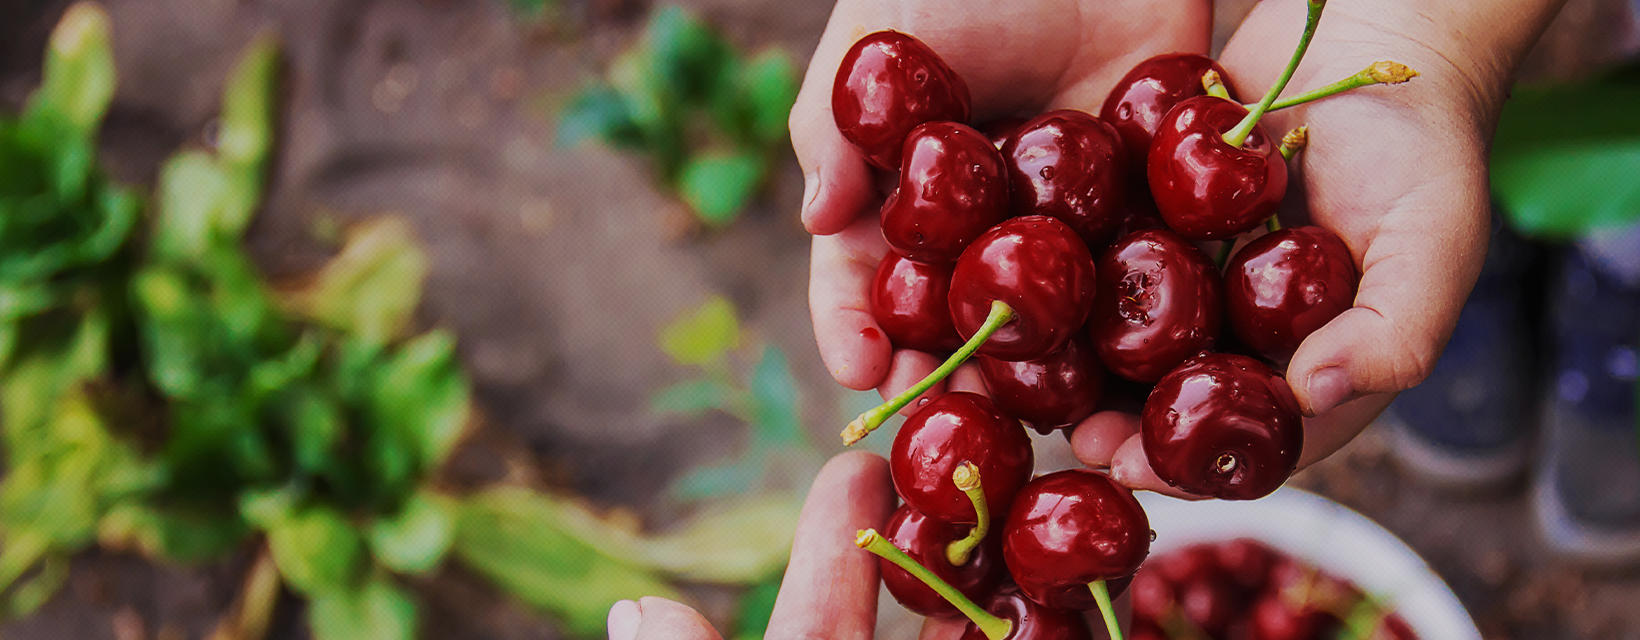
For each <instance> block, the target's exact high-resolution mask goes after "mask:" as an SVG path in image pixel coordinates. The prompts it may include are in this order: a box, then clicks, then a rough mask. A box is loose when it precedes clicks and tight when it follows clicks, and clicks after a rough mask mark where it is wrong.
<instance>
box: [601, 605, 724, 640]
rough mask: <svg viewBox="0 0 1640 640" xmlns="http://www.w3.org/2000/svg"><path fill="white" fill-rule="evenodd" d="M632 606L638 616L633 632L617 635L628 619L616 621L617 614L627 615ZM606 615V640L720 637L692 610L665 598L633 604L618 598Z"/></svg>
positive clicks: (710, 639) (720, 639) (708, 639)
mask: <svg viewBox="0 0 1640 640" xmlns="http://www.w3.org/2000/svg"><path fill="white" fill-rule="evenodd" d="M634 609H635V610H636V613H637V615H638V616H639V623H638V625H637V629H636V631H637V633H636V634H635V635H632V636H624V637H623V636H618V635H617V634H618V633H624V632H625V627H624V625H626V624H628V623H629V622H628V621H627V620H622V621H619V622H618V621H617V620H616V618H617V616H623V617H625V616H628V615H630V612H631V610H634ZM609 617H610V625H609V640H723V636H721V635H718V632H717V630H716V629H713V628H712V624H711V623H710V622H707V621H706V618H704V617H702V616H701V615H700V614H699V613H696V612H695V610H694V609H691V608H689V607H686V606H684V605H682V604H679V603H676V602H673V601H671V600H667V599H666V598H657V597H655V596H648V597H645V598H644V599H642V600H639V601H638V602H636V603H633V602H632V601H631V600H622V601H621V602H617V603H615V606H614V607H610V610H609ZM617 627H622V628H617Z"/></svg>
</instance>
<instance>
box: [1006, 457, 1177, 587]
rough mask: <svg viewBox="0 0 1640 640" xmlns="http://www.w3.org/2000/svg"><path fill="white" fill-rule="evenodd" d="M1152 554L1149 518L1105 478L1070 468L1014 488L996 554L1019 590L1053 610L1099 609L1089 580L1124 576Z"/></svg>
mask: <svg viewBox="0 0 1640 640" xmlns="http://www.w3.org/2000/svg"><path fill="white" fill-rule="evenodd" d="M1149 553H1150V519H1149V518H1148V517H1146V516H1145V510H1144V508H1143V507H1140V506H1139V501H1138V500H1137V499H1136V498H1134V497H1133V492H1132V491H1130V490H1128V489H1127V488H1125V487H1123V486H1121V485H1119V484H1116V482H1115V481H1114V480H1111V479H1110V477H1109V476H1106V475H1105V474H1102V473H1099V472H1097V471H1091V470H1088V469H1068V470H1065V471H1058V472H1054V473H1050V474H1047V475H1045V476H1041V477H1039V478H1037V479H1035V480H1032V481H1030V482H1029V483H1027V484H1026V485H1025V487H1024V488H1022V489H1020V491H1019V495H1018V496H1015V498H1014V506H1013V507H1012V508H1011V509H1009V511H1008V519H1007V520H1006V521H1005V522H1004V523H1003V525H1002V556H1003V559H1004V560H1006V561H1007V563H1008V571H1009V573H1010V574H1011V575H1012V576H1013V577H1014V582H1015V583H1017V584H1018V585H1019V588H1020V591H1021V592H1023V593H1024V594H1025V595H1026V596H1028V597H1030V598H1031V599H1032V600H1035V601H1037V602H1039V603H1041V604H1043V605H1046V606H1049V607H1053V608H1055V609H1079V610H1085V609H1092V608H1094V607H1095V606H1097V603H1096V602H1095V600H1094V598H1093V594H1092V593H1091V592H1090V591H1089V590H1088V583H1090V582H1094V581H1098V580H1115V579H1117V578H1123V577H1127V576H1129V575H1131V574H1133V572H1134V571H1135V570H1137V569H1138V568H1139V564H1140V563H1141V562H1144V559H1145V556H1146V555H1147V554H1149Z"/></svg>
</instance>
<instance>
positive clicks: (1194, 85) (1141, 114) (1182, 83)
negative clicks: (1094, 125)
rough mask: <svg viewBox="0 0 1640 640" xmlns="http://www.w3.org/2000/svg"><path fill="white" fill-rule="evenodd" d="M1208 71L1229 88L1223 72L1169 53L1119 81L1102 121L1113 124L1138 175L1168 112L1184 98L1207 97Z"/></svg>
mask: <svg viewBox="0 0 1640 640" xmlns="http://www.w3.org/2000/svg"><path fill="white" fill-rule="evenodd" d="M1209 69H1211V70H1213V71H1217V72H1218V73H1219V79H1220V80H1222V81H1224V82H1225V83H1226V88H1229V86H1228V85H1229V80H1228V76H1227V75H1226V74H1225V72H1224V68H1223V67H1220V66H1219V64H1218V63H1217V62H1214V61H1213V59H1211V58H1208V57H1207V56H1204V55H1199V54H1194V53H1168V54H1163V55H1159V56H1155V57H1153V58H1149V59H1146V60H1145V61H1144V62H1140V63H1139V64H1137V65H1134V67H1133V69H1132V70H1130V71H1128V73H1127V75H1125V76H1122V79H1121V80H1119V81H1117V83H1116V88H1115V89H1112V90H1111V92H1110V96H1108V97H1106V98H1105V104H1104V106H1103V107H1102V108H1100V109H1099V119H1100V120H1104V121H1105V122H1108V123H1110V124H1111V126H1113V127H1115V128H1116V131H1117V133H1119V134H1120V135H1121V136H1122V146H1123V147H1124V148H1126V149H1127V154H1128V158H1129V163H1130V164H1129V166H1132V167H1135V171H1138V170H1139V169H1141V168H1143V167H1144V166H1145V159H1146V157H1147V155H1148V154H1149V153H1150V140H1151V138H1152V137H1154V136H1155V135H1156V128H1157V127H1158V126H1160V125H1161V122H1162V118H1163V117H1164V116H1166V115H1167V112H1168V111H1170V110H1172V109H1173V107H1174V105H1177V104H1179V102H1180V101H1183V100H1184V99H1185V98H1194V97H1196V96H1204V95H1207V90H1206V89H1204V88H1203V87H1202V76H1203V75H1206V73H1207V71H1208V70H1209ZM1230 94H1231V95H1232V96H1233V95H1235V92H1234V91H1231V92H1230ZM1141 175H1142V173H1141Z"/></svg>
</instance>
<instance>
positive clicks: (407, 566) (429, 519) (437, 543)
mask: <svg viewBox="0 0 1640 640" xmlns="http://www.w3.org/2000/svg"><path fill="white" fill-rule="evenodd" d="M454 511H455V505H453V504H451V502H450V500H449V499H448V498H445V497H444V496H441V495H438V494H436V493H432V492H428V491H422V492H418V493H415V494H413V495H411V496H410V499H409V500H406V501H405V503H404V506H403V507H401V508H400V509H399V512H398V513H397V514H395V515H394V516H393V517H391V518H377V519H376V521H375V522H372V523H371V524H370V530H369V533H368V538H369V541H370V548H371V551H372V552H374V553H375V556H376V559H377V560H379V561H380V562H381V563H382V565H383V566H386V567H387V568H389V569H392V570H394V571H397V572H399V573H408V574H413V575H421V574H426V573H429V572H431V571H432V570H434V569H437V568H438V566H439V563H440V562H443V560H444V554H445V552H447V551H449V550H450V544H451V542H453V541H454V539H455V524H456V523H455V519H456V514H455V513H454Z"/></svg>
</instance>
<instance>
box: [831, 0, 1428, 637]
mask: <svg viewBox="0 0 1640 640" xmlns="http://www.w3.org/2000/svg"><path fill="white" fill-rule="evenodd" d="M1323 6H1324V2H1322V1H1320V0H1311V2H1310V16H1309V20H1308V22H1307V24H1306V27H1305V31H1304V36H1303V38H1302V39H1301V41H1300V45H1299V47H1298V50H1297V51H1296V52H1295V54H1294V56H1293V58H1292V60H1291V61H1290V62H1289V65H1288V67H1287V69H1286V70H1285V72H1284V73H1283V75H1282V78H1281V80H1280V81H1279V82H1277V84H1276V85H1275V86H1274V87H1272V88H1271V90H1270V92H1269V93H1267V94H1266V95H1265V97H1264V98H1263V99H1262V100H1261V101H1260V102H1259V103H1258V104H1256V105H1254V106H1252V107H1251V108H1250V109H1249V108H1247V107H1243V106H1242V105H1241V104H1239V103H1236V102H1234V101H1232V100H1231V99H1230V94H1229V90H1228V89H1227V87H1226V86H1225V85H1224V79H1223V76H1224V72H1223V70H1222V69H1219V68H1218V66H1217V65H1216V64H1215V63H1214V62H1213V61H1212V60H1210V59H1207V58H1205V57H1203V56H1199V55H1193V54H1172V55H1164V56H1158V57H1155V58H1151V59H1149V60H1146V61H1144V62H1142V63H1140V64H1139V65H1138V66H1137V67H1135V68H1134V69H1133V70H1132V71H1131V72H1129V73H1128V74H1127V76H1126V77H1124V78H1123V80H1122V81H1121V82H1120V83H1118V85H1117V87H1116V89H1115V90H1114V91H1113V92H1112V93H1111V95H1110V97H1109V98H1108V99H1107V100H1106V102H1105V104H1104V105H1103V109H1102V110H1101V112H1100V116H1097V117H1096V116H1094V115H1091V114H1088V113H1084V112H1080V111H1075V110H1068V109H1062V110H1057V111H1051V112H1048V113H1045V114H1041V115H1039V116H1036V117H1035V118H1032V119H1030V120H1026V121H1024V122H1023V123H1017V122H1016V121H1006V122H1000V123H995V124H993V125H990V126H984V127H982V128H983V129H984V130H985V132H984V133H982V132H981V131H980V130H978V129H975V128H973V127H971V126H969V125H968V124H965V122H966V121H967V120H968V119H969V118H970V117H971V115H972V114H971V106H970V101H969V95H968V90H967V85H966V84H965V83H964V82H963V80H962V79H961V78H960V77H959V76H958V75H957V74H956V73H955V72H954V71H952V70H951V69H950V67H948V66H947V65H946V64H945V63H944V62H943V61H942V60H941V59H940V58H939V56H938V55H937V54H935V53H934V51H933V50H932V49H930V48H929V47H928V46H927V45H925V44H923V43H922V42H921V41H918V40H916V39H915V38H913V37H911V36H909V35H906V34H902V33H898V32H893V31H884V32H878V33H873V34H870V35H867V36H865V37H864V38H862V39H861V40H860V41H858V42H856V43H855V44H854V46H853V47H852V48H851V49H850V50H849V52H848V53H847V54H846V55H845V56H844V58H843V61H842V65H841V67H840V68H839V70H838V74H837V79H836V83H835V84H834V86H833V93H832V108H833V113H834V115H835V117H836V121H837V126H838V129H839V131H841V132H842V134H843V136H844V138H845V139H847V140H849V141H850V142H851V143H852V144H854V145H855V146H856V147H857V148H858V149H859V150H860V152H861V154H862V156H864V157H865V158H866V159H867V160H868V161H869V162H870V163H871V164H873V165H875V166H877V167H878V168H881V169H885V170H891V171H898V172H899V175H898V181H897V185H896V188H895V189H894V191H893V192H892V194H891V195H890V196H889V197H888V199H887V200H886V202H885V203H884V205H883V208H882V212H881V223H882V229H883V235H884V238H885V239H886V240H887V243H888V245H889V247H890V248H891V249H892V251H891V252H890V253H889V254H888V255H887V256H885V257H884V259H883V261H882V262H881V263H880V265H879V268H878V271H877V274H876V278H875V280H874V283H873V288H872V311H873V315H874V316H875V317H876V319H877V321H878V324H879V326H880V327H881V328H882V329H883V331H884V333H885V334H886V335H887V336H888V337H889V339H890V341H891V342H893V343H894V345H895V347H896V348H908V349H914V350H919V351H926V352H931V353H948V352H954V353H952V355H951V356H950V357H949V358H948V359H947V360H946V361H945V363H944V364H942V365H941V366H940V367H939V368H938V369H936V370H935V372H934V373H933V374H931V375H930V376H929V377H928V378H926V379H924V380H923V381H921V382H919V383H917V384H916V385H913V386H912V387H911V388H910V389H908V390H906V391H905V392H904V393H902V394H900V395H899V396H896V397H895V398H893V399H891V400H890V401H888V402H887V403H885V404H883V405H882V406H879V407H877V408H875V409H873V410H871V411H868V412H866V413H865V414H862V415H861V416H860V418H859V419H857V420H855V421H854V422H853V423H851V424H850V425H849V426H848V428H847V429H845V430H844V432H843V438H844V441H845V443H847V444H853V443H854V442H855V441H858V440H859V439H860V438H862V437H864V436H865V435H866V434H868V433H870V432H871V431H872V430H874V429H876V428H877V427H878V426H880V425H881V424H882V423H883V422H884V421H886V420H887V419H888V418H889V417H890V416H892V415H894V414H895V413H897V412H899V411H900V410H901V409H903V408H905V407H906V406H908V405H909V404H910V403H911V402H913V401H914V400H916V399H917V398H918V397H920V396H922V395H923V394H924V393H925V392H927V391H928V389H930V388H931V387H932V386H933V385H934V384H937V382H938V381H939V380H941V379H943V378H944V377H945V376H947V375H949V374H950V373H951V372H952V371H954V370H955V369H956V368H957V367H958V366H960V365H961V364H962V363H963V362H965V361H966V360H967V359H969V358H970V357H977V361H978V364H979V368H980V371H981V373H982V375H983V376H984V378H985V381H986V385H987V388H988V390H989V391H990V393H991V397H990V398H986V397H984V396H979V395H977V394H968V393H960V392H954V393H947V394H943V395H940V396H938V397H936V398H932V399H930V400H927V401H925V403H924V404H922V405H921V406H920V407H919V408H918V409H917V411H916V412H915V413H914V414H913V415H912V416H911V417H910V418H909V419H908V420H907V421H906V423H905V425H904V426H902V427H901V430H900V433H899V435H898V437H897V438H896V440H895V443H894V448H893V453H892V455H891V460H890V462H891V468H892V469H893V474H894V479H895V487H896V490H897V491H898V492H899V493H900V495H901V497H902V498H903V499H904V500H905V506H903V507H902V508H901V512H900V513H898V514H896V516H895V518H894V520H893V521H892V522H891V523H890V525H889V527H888V528H887V529H886V530H885V531H884V532H883V533H882V534H878V533H876V532H874V531H867V532H862V536H861V538H860V540H858V542H859V543H860V544H861V546H862V547H865V548H867V549H869V550H871V551H873V552H877V553H879V555H884V556H885V565H884V567H885V571H884V580H885V582H886V583H887V584H888V585H889V588H890V590H891V592H893V593H894V594H895V596H896V598H898V599H899V600H900V601H901V602H902V603H903V604H906V605H907V606H908V607H909V608H911V609H913V610H914V611H918V612H919V613H924V614H925V615H945V614H950V613H953V612H960V613H962V614H964V615H967V616H968V617H969V618H970V620H971V622H973V625H971V628H970V632H971V633H973V634H983V635H985V636H986V637H987V638H989V639H990V640H1004V639H1005V638H1019V637H1036V636H1038V635H1042V637H1082V636H1085V635H1086V634H1087V630H1086V629H1085V627H1084V628H1083V629H1082V630H1081V631H1080V632H1077V631H1075V630H1074V629H1073V630H1069V631H1067V630H1065V629H1060V630H1058V631H1053V632H1051V633H1050V632H1044V631H1036V630H1032V631H1028V632H1027V631H1025V629H1026V628H1030V629H1037V626H1038V625H1039V624H1042V623H1040V621H1042V620H1050V619H1052V620H1057V619H1059V618H1057V617H1055V616H1051V615H1048V614H1044V613H1040V612H1037V611H1038V609H1041V610H1045V611H1053V610H1061V609H1088V608H1092V607H1093V606H1095V605H1099V606H1100V608H1101V609H1102V610H1104V611H1105V612H1106V616H1105V617H1106V621H1107V626H1109V627H1111V632H1112V636H1113V637H1119V631H1118V630H1117V629H1116V628H1115V625H1114V617H1113V616H1111V615H1110V613H1109V607H1108V599H1109V595H1110V592H1111V591H1112V590H1113V589H1111V586H1114V585H1117V584H1120V581H1122V580H1125V579H1126V578H1128V577H1130V576H1131V575H1132V574H1133V572H1134V570H1136V569H1137V567H1138V565H1139V563H1140V562H1142V561H1143V559H1144V557H1145V555H1146V554H1147V553H1148V549H1149V535H1150V534H1149V528H1148V523H1147V520H1146V518H1145V516H1144V512H1143V510H1142V509H1141V508H1139V507H1138V503H1137V501H1136V500H1134V498H1133V496H1132V493H1131V491H1129V490H1128V489H1126V488H1123V487H1121V486H1119V485H1117V484H1116V483H1115V482H1114V481H1112V480H1111V479H1110V478H1109V477H1108V476H1106V475H1105V474H1103V473H1100V472H1096V471H1065V472H1059V473H1055V474H1049V475H1045V476H1042V477H1039V478H1036V479H1035V480H1032V479H1030V472H1031V468H1032V462H1033V457H1032V456H1031V455H1030V443H1029V439H1028V437H1026V436H1025V434H1024V432H1023V426H1022V425H1021V424H1020V421H1021V420H1023V421H1025V422H1027V423H1030V424H1032V425H1033V426H1035V427H1036V428H1037V429H1039V430H1042V431H1044V432H1046V431H1050V430H1053V429H1060V428H1066V427H1070V426H1072V425H1075V424H1077V423H1078V422H1080V421H1082V420H1083V419H1085V418H1087V417H1088V416H1090V415H1091V414H1092V413H1093V412H1094V411H1095V410H1096V409H1097V408H1098V407H1099V406H1100V403H1101V400H1102V398H1103V396H1104V395H1106V394H1105V386H1106V384H1107V378H1108V377H1109V376H1110V375H1115V376H1117V377H1119V378H1122V379H1124V380H1126V381H1129V382H1131V383H1134V384H1137V385H1140V386H1148V387H1150V390H1149V393H1148V397H1147V398H1146V400H1145V404H1144V408H1143V410H1142V411H1141V415H1140V421H1141V438H1142V443H1143V448H1144V450H1145V452H1146V455H1147V457H1148V460H1149V462H1150V465H1151V467H1152V469H1153V470H1154V471H1155V472H1156V474H1157V475H1158V476H1159V477H1160V478H1161V479H1162V480H1164V481H1165V482H1167V483H1168V484H1169V485H1171V486H1174V487H1176V488H1178V489H1180V490H1183V491H1185V492H1188V493H1191V494H1195V495H1199V496H1205V497H1216V498H1225V499H1253V498H1258V497H1262V496H1264V495H1267V494H1269V493H1270V492H1272V491H1274V490H1275V489H1276V488H1277V487H1279V486H1280V485H1281V484H1282V483H1284V482H1285V481H1286V479H1287V478H1288V477H1289V476H1290V475H1291V474H1292V472H1293V470H1294V469H1295V468H1296V466H1297V463H1298V456H1299V453H1300V451H1301V450H1302V445H1303V439H1302V438H1303V435H1302V424H1301V419H1300V416H1299V409H1298V406H1297V402H1296V400H1295V399H1294V397H1293V395H1292V391H1291V389H1290V388H1289V387H1288V385H1287V382H1286V380H1285V379H1284V378H1283V377H1282V376H1281V375H1280V374H1279V373H1277V372H1276V371H1275V370H1274V369H1272V368H1271V366H1270V365H1269V364H1266V361H1269V362H1274V363H1281V362H1283V361H1285V360H1286V359H1288V358H1290V357H1291V356H1292V353H1293V351H1294V350H1295V349H1296V348H1297V345H1298V343H1299V342H1301V341H1302V340H1303V339H1304V337H1305V336H1307V335H1309V334H1310V333H1311V332H1313V331H1315V330H1316V329H1317V328H1319V327H1320V326H1322V325H1324V324H1326V323H1327V322H1328V321H1330V320H1331V319H1332V318H1333V317H1335V316H1337V315H1338V314H1339V313H1342V312H1343V311H1344V310H1345V309H1347V308H1349V307H1350V306H1352V305H1353V298H1354V295H1355V288H1356V284H1357V282H1356V281H1357V275H1356V269H1355V263H1354V260H1353V258H1352V256H1351V254H1350V252H1349V249H1348V247H1347V246H1346V245H1345V244H1344V242H1343V241H1342V240H1340V239H1339V238H1338V237H1337V236H1336V235H1334V234H1333V233H1331V232H1330V231H1327V230H1324V229H1321V228H1319V227H1298V228H1292V229H1280V228H1279V224H1278V223H1276V221H1275V219H1274V218H1273V212H1274V209H1275V207H1276V205H1277V204H1278V203H1279V202H1280V201H1281V199H1282V197H1283V195H1284V194H1285V190H1286V181H1287V168H1286V164H1285V162H1286V160H1287V159H1288V157H1290V156H1291V155H1292V154H1293V153H1294V152H1296V150H1297V149H1298V148H1299V147H1300V146H1302V145H1303V144H1304V140H1305V134H1304V130H1303V129H1302V128H1301V129H1300V130H1297V131H1295V132H1294V133H1292V134H1289V135H1287V136H1284V137H1282V138H1279V139H1277V138H1273V137H1272V136H1269V135H1267V134H1266V133H1265V131H1264V130H1263V129H1262V128H1261V127H1260V125H1259V124H1258V122H1259V119H1260V118H1261V117H1262V115H1263V114H1264V113H1265V112H1267V111H1269V110H1271V109H1275V108H1284V107H1286V106H1293V105H1296V104H1302V103H1304V102H1308V101H1310V100H1314V99H1318V98H1320V97H1324V96H1327V95H1332V94H1335V93H1338V92H1341V91H1344V90H1347V89H1350V88H1354V87H1357V86H1364V85H1368V84H1378V83H1395V82H1400V81H1404V80H1405V79H1407V78H1410V77H1411V76H1413V75H1416V74H1415V73H1414V72H1412V71H1411V70H1409V69H1406V68H1405V67H1403V66H1400V65H1397V64H1394V63H1378V64H1375V65H1374V66H1373V67H1371V68H1369V69H1367V70H1365V71H1363V72H1361V73H1360V74H1356V75H1355V76H1352V77H1351V78H1349V79H1346V80H1345V81H1341V82H1339V83H1335V84H1334V85H1330V86H1328V87H1323V88H1322V89H1317V90H1315V91H1311V92H1309V93H1307V94H1304V95H1301V96H1298V97H1296V98H1291V99H1288V100H1285V101H1282V102H1280V103H1278V102H1276V97H1277V95H1278V94H1279V93H1280V91H1281V90H1282V88H1283V87H1284V86H1285V84H1286V81H1287V79H1288V78H1290V77H1291V75H1292V73H1293V70H1294V69H1295V68H1296V66H1297V64H1298V61H1299V60H1300V58H1301V57H1302V55H1303V53H1304V51H1305V49H1306V48H1307V46H1308V43H1309V40H1310V37H1311V35H1312V34H1313V33H1314V30H1315V26H1316V24H1317V22H1318V20H1319V17H1320V14H1321V9H1322V8H1323ZM1141 161H1142V162H1143V163H1144V164H1143V165H1142V166H1141V165H1137V163H1139V162H1141ZM1141 169H1142V170H1141ZM1260 225H1268V226H1269V227H1270V228H1271V229H1272V231H1271V232H1270V233H1268V234H1267V235H1264V236H1262V237H1260V238H1257V239H1256V240H1254V241H1253V242H1252V243H1250V244H1248V245H1247V246H1245V247H1243V248H1242V250H1241V251H1239V252H1237V253H1236V254H1235V255H1234V256H1233V257H1232V256H1228V249H1229V248H1230V247H1232V246H1233V245H1234V241H1235V239H1236V237H1237V236H1239V235H1241V234H1245V233H1248V232H1251V231H1253V230H1254V229H1255V228H1257V227H1259V226H1260ZM1204 241H1220V242H1222V246H1223V248H1224V249H1223V250H1221V255H1220V258H1219V260H1218V261H1217V263H1219V264H1216V263H1215V261H1214V260H1213V259H1212V258H1209V257H1208V255H1207V254H1206V253H1205V252H1204V251H1203V250H1202V249H1201V248H1200V247H1199V246H1198V244H1197V243H1198V242H1204ZM1220 264H1222V265H1223V269H1224V270H1223V272H1222V274H1221V270H1220V269H1221V267H1220ZM1224 324H1228V325H1229V330H1230V332H1231V333H1232V335H1233V336H1234V338H1235V343H1236V344H1237V345H1239V347H1241V348H1242V350H1243V351H1245V352H1246V354H1242V353H1230V352H1214V351H1213V350H1214V349H1215V348H1216V347H1217V346H1218V343H1219V337H1220V334H1221V329H1222V325H1224ZM979 477H983V478H984V479H985V480H984V482H983V483H980V482H978V478H979ZM977 487H983V489H980V488H977ZM992 509H994V510H995V512H996V513H997V514H998V515H999V516H1000V517H999V518H997V520H996V522H992V521H991V520H992V518H991V516H990V513H991V510H992ZM993 529H995V530H997V531H1000V535H1001V539H1000V542H997V541H996V538H997V536H991V535H989V533H990V532H991V531H992V530H993ZM893 550H899V552H900V553H899V556H902V557H899V558H898V559H894V558H890V556H894V555H895V551H893ZM998 557H1000V558H1002V561H1001V562H1002V564H1003V565H1005V567H999V566H998V565H997V560H996V559H997V558H998ZM902 560H903V562H902ZM891 562H892V563H893V564H892V565H891V564H889V563H891ZM913 567H915V568H918V569H921V571H918V570H914V569H913ZM1004 568H1005V569H1006V570H1004ZM896 571H899V572H901V573H896ZM891 576H892V577H891ZM914 578H915V579H917V580H919V581H913V579H914ZM1107 582H1108V583H1109V584H1107ZM896 585H898V586H896ZM953 585H955V586H953ZM1116 590H1118V591H1119V589H1116ZM975 600H979V601H981V602H986V603H988V604H987V606H984V607H981V606H979V605H976V604H974V601H975ZM959 601H960V602H959ZM962 603H966V604H962ZM1015 603H1024V604H1015ZM1068 619H1076V620H1080V617H1079V616H1069V617H1068ZM1026 620H1033V621H1038V622H1026ZM999 621H1000V622H999ZM1072 626H1075V625H1072ZM1067 634H1068V635H1067ZM1078 634H1080V635H1078Z"/></svg>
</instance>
